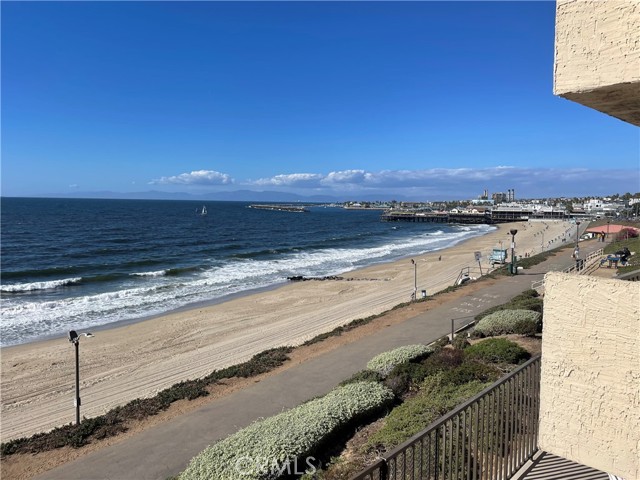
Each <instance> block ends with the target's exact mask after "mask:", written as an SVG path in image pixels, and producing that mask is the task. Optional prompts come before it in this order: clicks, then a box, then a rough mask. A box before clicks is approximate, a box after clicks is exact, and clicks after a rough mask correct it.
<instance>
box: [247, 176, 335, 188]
mask: <svg viewBox="0 0 640 480" xmlns="http://www.w3.org/2000/svg"><path fill="white" fill-rule="evenodd" d="M322 179H323V176H322V175H320V174H319V173H290V174H286V175H276V176H274V177H271V178H261V179H259V180H256V181H255V182H253V183H254V184H255V185H272V186H287V187H293V186H305V185H306V186H310V185H311V186H317V185H318V184H319V182H320V181H321V180H322Z"/></svg>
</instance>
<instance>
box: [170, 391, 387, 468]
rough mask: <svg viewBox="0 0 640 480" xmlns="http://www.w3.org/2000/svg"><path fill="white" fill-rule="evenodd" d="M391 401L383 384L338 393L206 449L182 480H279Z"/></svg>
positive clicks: (194, 459)
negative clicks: (291, 464)
mask: <svg viewBox="0 0 640 480" xmlns="http://www.w3.org/2000/svg"><path fill="white" fill-rule="evenodd" d="M392 399H393V393H392V392H391V391H390V390H389V389H388V388H386V387H384V386H383V385H380V384H379V383H374V382H358V383H351V384H349V385H345V386H342V387H338V388H336V389H335V390H333V391H332V392H330V393H328V394H327V395H325V396H324V397H321V398H317V399H314V400H311V401H310V402H307V403H304V404H302V405H300V406H298V407H295V408H293V409H291V410H288V411H286V412H283V413H280V414H278V415H275V416H273V417H269V418H267V419H264V420H260V421H257V422H255V423H253V424H251V425H249V426H248V427H246V428H244V429H242V430H240V431H239V432H237V433H235V434H233V435H231V436H229V437H227V438H225V439H224V440H222V441H220V442H218V443H216V444H215V445H212V446H210V447H208V448H206V449H205V450H204V451H203V452H202V453H200V454H199V455H197V456H196V457H195V458H193V459H192V460H191V462H190V464H189V466H188V467H187V469H186V470H185V471H184V472H182V474H181V475H180V479H181V480H190V479H198V480H199V479H203V478H215V479H216V480H225V479H229V480H237V479H238V478H240V477H241V478H247V479H268V478H276V477H277V476H278V472H282V471H283V469H284V471H286V468H287V465H288V462H289V460H294V459H295V458H296V457H303V456H304V455H309V454H310V453H312V452H313V451H314V449H316V448H318V445H320V444H321V443H322V442H323V441H324V440H326V438H327V437H329V436H330V435H331V434H332V433H333V432H334V431H336V430H337V429H339V428H341V427H344V426H345V425H346V424H349V423H350V422H352V421H353V420H354V419H358V418H363V417H365V416H367V415H370V414H371V413H373V412H374V411H378V410H380V409H381V408H383V407H384V406H385V405H387V404H388V403H390V402H391V401H392ZM238 467H240V468H241V469H242V470H241V471H239V470H238ZM241 473H246V474H245V475H241Z"/></svg>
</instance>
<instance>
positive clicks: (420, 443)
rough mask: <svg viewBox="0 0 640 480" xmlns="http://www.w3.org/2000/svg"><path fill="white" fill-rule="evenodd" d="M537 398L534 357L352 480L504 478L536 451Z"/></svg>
mask: <svg viewBox="0 0 640 480" xmlns="http://www.w3.org/2000/svg"><path fill="white" fill-rule="evenodd" d="M539 399H540V356H539V355H538V356H537V357H535V358H532V359H531V360H529V361H528V362H527V363H525V364H523V365H521V366H520V367H518V368H517V369H516V370H514V371H513V372H511V373H510V374H509V375H507V376H506V377H504V378H502V379H501V380H499V381H497V382H496V383H495V384H493V385H492V386H490V387H488V388H486V389H485V390H483V391H482V392H480V393H479V394H478V395H476V396H475V397H473V398H471V399H470V400H468V401H466V402H465V403H463V404H462V405H460V406H458V407H457V408H456V409H454V410H452V411H451V412H450V413H448V414H447V415H445V416H443V417H441V418H439V419H438V420H436V421H435V422H433V423H432V424H431V425H429V426H428V427H427V428H426V429H425V430H423V431H422V432H420V433H418V434H416V435H414V436H413V437H412V438H410V439H409V440H407V441H406V442H405V443H403V444H402V445H399V446H398V447H396V448H395V449H394V450H392V451H391V452H389V453H387V454H386V455H385V456H384V457H383V458H381V459H379V460H378V461H376V463H374V464H373V465H371V466H369V467H368V468H367V469H366V470H364V471H362V472H360V473H359V474H358V475H356V476H355V477H352V480H408V479H411V480H507V479H509V478H511V477H512V476H513V475H514V474H515V472H517V471H518V470H519V469H520V468H521V467H522V466H523V465H524V464H525V462H526V461H527V460H529V459H530V458H531V457H532V456H533V454H534V453H535V452H536V450H537V448H538V445H537V438H538V416H539V410H540V409H539V406H540V404H539Z"/></svg>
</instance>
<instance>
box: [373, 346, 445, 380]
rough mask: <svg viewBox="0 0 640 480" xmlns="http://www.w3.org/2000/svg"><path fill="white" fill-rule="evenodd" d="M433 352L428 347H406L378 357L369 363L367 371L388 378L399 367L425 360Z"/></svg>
mask: <svg viewBox="0 0 640 480" xmlns="http://www.w3.org/2000/svg"><path fill="white" fill-rule="evenodd" d="M432 352H433V349H432V348H431V347H428V346H426V345H405V346H403V347H399V348H396V349H395V350H390V351H388V352H383V353H381V354H380V355H376V356H375V357H373V358H372V359H371V360H369V363H367V369H369V370H373V371H374V372H378V373H379V374H380V375H382V376H384V377H386V376H387V375H389V373H391V370H393V369H394V368H395V367H396V366H397V365H400V364H401V363H406V362H410V361H411V360H418V359H420V358H424V357H426V356H428V355H429V354H431V353H432Z"/></svg>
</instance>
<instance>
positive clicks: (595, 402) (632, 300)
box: [539, 273, 640, 480]
mask: <svg viewBox="0 0 640 480" xmlns="http://www.w3.org/2000/svg"><path fill="white" fill-rule="evenodd" d="M540 389H541V390H540V435H539V445H540V448H541V449H542V450H545V451H547V452H550V453H553V454H555V455H560V456H562V457H565V458H568V459H569V460H573V461H576V462H579V463H582V464H584V465H588V466H590V467H593V468H596V469H599V470H603V471H605V472H608V473H613V474H615V475H618V476H621V477H623V478H625V479H626V480H636V479H640V465H639V464H640V283H637V282H625V281H621V280H608V279H602V278H594V277H588V276H578V275H569V274H563V273H549V274H547V275H546V276H545V297H544V331H543V341H542V379H541V386H540Z"/></svg>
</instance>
